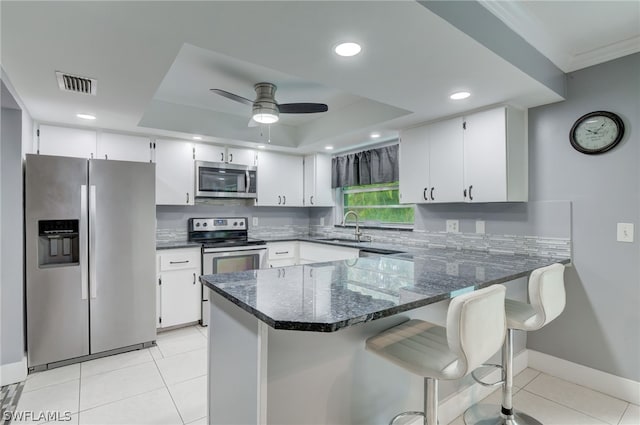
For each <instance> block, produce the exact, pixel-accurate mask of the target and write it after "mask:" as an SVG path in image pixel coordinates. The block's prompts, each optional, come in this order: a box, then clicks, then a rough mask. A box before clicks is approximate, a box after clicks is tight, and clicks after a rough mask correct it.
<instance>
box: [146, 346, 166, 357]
mask: <svg viewBox="0 0 640 425" xmlns="http://www.w3.org/2000/svg"><path fill="white" fill-rule="evenodd" d="M149 353H151V357H153V360H159V359H163V358H164V356H163V355H162V352H161V351H160V349H159V348H158V346H157V345H156V346H153V347H150V348H149Z"/></svg>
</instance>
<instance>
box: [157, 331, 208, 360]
mask: <svg viewBox="0 0 640 425" xmlns="http://www.w3.org/2000/svg"><path fill="white" fill-rule="evenodd" d="M156 344H158V348H159V349H160V352H161V353H162V356H163V357H165V358H166V357H171V356H175V355H176V354H180V353H186V352H187V351H194V350H199V349H201V348H205V347H206V346H207V339H206V338H205V337H204V336H203V335H202V334H201V333H200V332H199V331H197V330H196V329H193V332H192V333H188V334H185V335H184V336H180V337H178V336H175V337H172V338H168V339H158V341H156Z"/></svg>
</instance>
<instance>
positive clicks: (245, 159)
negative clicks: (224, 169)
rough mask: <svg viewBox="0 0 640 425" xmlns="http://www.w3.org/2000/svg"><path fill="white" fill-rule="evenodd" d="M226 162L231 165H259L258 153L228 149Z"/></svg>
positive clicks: (248, 150)
mask: <svg viewBox="0 0 640 425" xmlns="http://www.w3.org/2000/svg"><path fill="white" fill-rule="evenodd" d="M225 160H226V162H228V163H229V164H240V165H251V166H254V165H257V163H258V157H257V155H256V151H254V150H251V149H238V148H227V155H226V157H225Z"/></svg>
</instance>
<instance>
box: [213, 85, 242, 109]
mask: <svg viewBox="0 0 640 425" xmlns="http://www.w3.org/2000/svg"><path fill="white" fill-rule="evenodd" d="M209 90H211V91H212V92H214V93H215V94H219V95H220V96H222V97H226V98H227V99H231V100H235V101H236V102H240V103H244V104H245V105H249V106H253V101H252V100H249V99H247V98H244V97H242V96H238V95H237V94H233V93H229V92H228V91H225V90H221V89H209Z"/></svg>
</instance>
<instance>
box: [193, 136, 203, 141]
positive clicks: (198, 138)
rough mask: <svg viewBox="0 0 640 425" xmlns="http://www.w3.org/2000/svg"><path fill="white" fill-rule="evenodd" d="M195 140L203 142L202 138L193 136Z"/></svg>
mask: <svg viewBox="0 0 640 425" xmlns="http://www.w3.org/2000/svg"><path fill="white" fill-rule="evenodd" d="M193 140H202V136H193Z"/></svg>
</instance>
